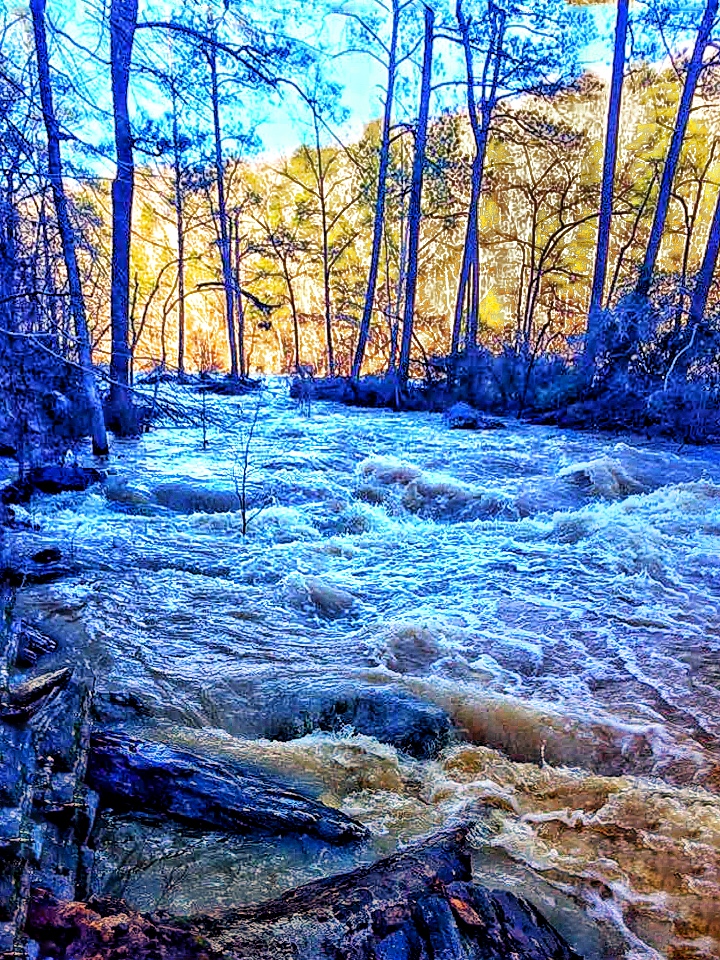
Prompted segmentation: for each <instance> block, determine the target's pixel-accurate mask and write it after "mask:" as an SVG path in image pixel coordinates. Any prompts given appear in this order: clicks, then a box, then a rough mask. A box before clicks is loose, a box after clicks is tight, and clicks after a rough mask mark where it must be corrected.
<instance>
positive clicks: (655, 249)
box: [635, 0, 718, 297]
mask: <svg viewBox="0 0 720 960" xmlns="http://www.w3.org/2000/svg"><path fill="white" fill-rule="evenodd" d="M717 12H718V0H707V4H706V6H705V12H704V13H703V17H702V20H701V22H700V27H699V28H698V33H697V37H696V38H695V46H694V48H693V52H692V56H691V57H690V62H689V63H688V66H687V73H686V74H685V83H684V84H683V91H682V95H681V97H680V103H679V104H678V111H677V116H676V118H675V127H674V129H673V135H672V138H671V140H670V147H669V148H668V153H667V157H666V158H665V166H664V167H663V174H662V179H661V181H660V190H659V193H658V200H657V206H656V207H655V217H654V218H653V224H652V228H651V230H650V239H649V240H648V245H647V249H646V251H645V257H644V259H643V262H642V266H641V267H640V275H639V277H638V282H637V285H636V287H635V293H636V294H637V295H638V296H640V297H647V295H648V292H649V290H650V284H651V282H652V278H653V273H654V272H655V264H656V262H657V257H658V253H659V251H660V244H661V242H662V237H663V231H664V229H665V221H666V219H667V212H668V206H669V203H670V194H671V192H672V185H673V180H674V179H675V172H676V170H677V165H678V161H679V160H680V153H681V151H682V146H683V141H684V139H685V131H686V130H687V125H688V121H689V119H690V109H691V107H692V102H693V98H694V96H695V90H696V88H697V83H698V79H699V78H700V73H701V71H702V69H703V57H704V55H705V50H706V49H707V46H708V43H709V42H710V37H711V34H712V29H713V26H714V25H715V19H716V17H717Z"/></svg>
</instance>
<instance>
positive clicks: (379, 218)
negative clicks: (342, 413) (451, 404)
mask: <svg viewBox="0 0 720 960" xmlns="http://www.w3.org/2000/svg"><path fill="white" fill-rule="evenodd" d="M399 28H400V0H392V26H391V33H390V46H389V49H388V53H389V56H388V80H387V90H386V93H385V110H384V112H383V125H382V139H381V141H380V166H379V169H378V187H377V197H376V199H375V219H374V221H373V241H372V251H371V254H370V271H369V273H368V282H367V289H366V291H365V305H364V307H363V315H362V320H361V321H360V330H359V332H358V342H357V347H356V349H355V356H354V358H353V364H352V377H353V379H355V380H357V378H358V377H359V376H360V370H361V368H362V364H363V359H364V357H365V348H366V347H367V342H368V338H369V336H370V323H371V321H372V314H373V307H374V305H375V290H376V288H377V278H378V272H379V270H380V252H381V247H382V236H383V230H384V227H385V198H386V195H387V174H388V167H389V165H390V129H391V126H392V111H393V99H394V95H395V80H396V76H395V73H396V70H397V48H398V35H399Z"/></svg>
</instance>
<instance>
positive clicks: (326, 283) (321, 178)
mask: <svg viewBox="0 0 720 960" xmlns="http://www.w3.org/2000/svg"><path fill="white" fill-rule="evenodd" d="M313 124H314V126H315V157H316V159H317V187H318V200H319V201H320V227H321V229H322V269H323V306H324V312H325V344H326V349H327V360H328V373H329V375H330V376H331V377H334V376H335V350H334V348H333V338H332V292H331V290H330V270H331V268H330V236H329V233H330V230H329V227H328V212H327V196H326V194H325V173H326V170H325V167H324V166H323V156H322V146H321V143H320V126H319V124H318V115H317V112H316V111H315V110H313Z"/></svg>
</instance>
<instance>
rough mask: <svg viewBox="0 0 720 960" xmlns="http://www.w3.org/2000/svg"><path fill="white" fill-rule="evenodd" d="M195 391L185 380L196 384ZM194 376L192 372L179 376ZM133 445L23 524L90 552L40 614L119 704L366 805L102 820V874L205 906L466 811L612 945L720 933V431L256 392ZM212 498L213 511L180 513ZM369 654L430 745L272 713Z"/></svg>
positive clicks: (488, 853)
mask: <svg viewBox="0 0 720 960" xmlns="http://www.w3.org/2000/svg"><path fill="white" fill-rule="evenodd" d="M180 396H181V398H182V397H184V399H183V402H184V403H186V404H187V403H190V402H195V403H196V404H197V402H198V401H197V398H194V401H192V397H191V394H190V393H189V392H188V393H187V394H182V395H180ZM176 400H177V395H176ZM257 402H258V401H257V399H256V398H255V397H252V398H249V399H248V398H244V399H242V400H240V399H219V398H214V399H212V400H208V401H207V411H206V412H207V414H208V418H209V419H210V420H211V421H212V422H213V423H215V422H218V423H219V422H220V421H222V423H223V424H224V425H223V426H222V427H218V426H212V425H211V426H210V427H209V429H208V447H207V449H203V445H202V431H201V430H200V429H199V428H194V429H191V428H170V427H168V428H167V429H156V430H154V431H153V432H152V433H149V434H147V435H146V436H144V437H143V438H142V439H140V440H137V441H125V442H117V443H116V444H115V445H114V453H113V458H112V463H111V468H112V469H113V471H114V473H113V475H112V476H111V478H110V480H109V482H108V483H107V485H106V486H105V487H104V488H99V487H98V488H94V489H91V490H90V491H88V492H87V493H85V494H81V495H65V496H61V497H55V498H39V499H38V500H37V501H36V502H35V503H34V504H33V506H32V508H31V512H32V519H33V520H34V521H35V522H36V523H39V524H40V527H41V530H42V532H43V534H44V535H47V537H48V539H50V540H57V539H58V538H60V539H62V540H63V541H64V542H65V543H66V544H70V545H71V549H72V551H73V552H74V554H75V556H76V558H77V559H78V561H79V562H80V563H81V565H82V570H83V572H82V573H81V575H79V576H78V577H76V578H73V579H69V580H64V581H61V582H59V583H57V584H55V585H52V586H50V587H36V588H33V589H31V590H27V591H25V593H24V595H23V597H22V598H21V600H20V606H21V609H22V610H23V611H24V612H26V613H30V614H32V615H33V616H34V617H35V618H36V619H40V620H41V621H43V622H44V623H45V627H46V629H47V631H48V632H51V633H53V634H54V635H56V636H58V637H60V638H61V639H63V640H64V641H65V643H64V645H63V648H62V651H63V652H62V656H63V657H64V659H66V660H68V661H73V662H74V663H75V664H79V665H80V666H79V669H80V670H84V671H85V672H87V673H88V674H92V676H94V678H95V683H96V689H97V692H98V694H99V695H100V699H101V700H103V701H104V702H105V704H106V711H107V714H108V717H109V718H114V720H115V722H118V723H124V724H126V725H129V727H130V728H131V729H133V730H135V731H140V732H142V734H143V735H145V736H153V737H155V738H158V739H164V740H167V741H169V742H173V743H175V744H181V745H184V746H190V747H191V748H192V749H194V750H197V751H201V752H204V753H206V754H210V755H214V756H232V757H235V758H238V757H239V758H242V759H244V760H247V761H248V762H252V763H253V764H256V765H257V764H261V765H262V766H264V767H265V768H267V769H268V770H271V771H273V772H274V773H275V774H279V775H281V776H282V777H283V778H284V779H285V780H286V781H289V782H291V783H293V784H296V785H300V786H301V787H302V788H303V789H305V790H307V791H309V792H311V793H313V795H315V796H319V797H321V798H322V799H323V800H324V801H325V802H328V803H330V804H333V805H337V806H340V807H341V808H342V809H343V810H344V811H346V812H347V813H349V814H351V815H353V816H355V817H357V818H359V819H360V820H362V821H363V822H365V823H366V824H367V825H368V826H369V827H370V828H371V830H372V832H373V835H374V839H373V841H372V843H371V844H369V845H368V846H366V847H364V848H362V849H361V850H359V851H337V850H332V849H330V848H326V847H324V846H323V845H322V844H314V845H309V843H308V842H307V841H300V840H295V841H291V840H287V841H276V842H270V841H267V840H265V841H260V840H254V839H251V838H247V839H228V838H226V837H222V836H199V835H198V836H194V835H192V834H188V833H187V832H178V831H176V830H174V829H173V828H172V827H170V826H165V825H161V826H158V825H157V824H155V825H153V824H150V823H148V824H144V823H138V822H137V821H136V822H131V821H126V820H123V819H120V818H115V817H112V816H109V817H107V818H106V819H105V821H104V823H103V828H102V833H101V836H100V851H99V856H98V871H97V877H96V881H95V882H96V885H97V886H98V888H104V889H107V890H111V891H113V892H120V893H123V894H124V895H125V896H126V897H127V898H129V899H131V900H132V901H134V902H135V903H136V904H137V905H138V906H140V907H142V908H148V907H150V906H156V905H162V906H165V907H170V908H171V909H176V910H188V909H193V908H199V909H207V908H209V907H211V906H217V905H223V904H229V903H231V902H239V901H241V900H244V901H252V900H257V899H260V898H262V897H266V896H271V895H274V894H277V893H278V892H280V891H281V890H283V889H286V888H288V887H290V886H292V885H294V884H297V883H299V882H303V881H305V880H307V879H309V878H311V877H314V876H318V875H322V874H327V873H332V872H336V871H338V870H342V869H347V868H349V867H350V866H352V865H353V864H354V863H357V862H358V860H363V859H364V860H368V859H372V858H374V857H377V856H378V855H380V854H382V853H384V852H387V851H388V850H392V849H394V848H395V847H396V846H397V844H398V843H400V842H404V841H406V840H408V839H410V838H412V837H415V836H418V835H425V834H428V833H430V832H432V831H433V830H434V829H436V828H437V827H438V826H440V825H442V824H443V823H446V822H448V821H449V820H452V819H453V818H456V817H460V816H462V815H463V811H464V812H465V814H466V815H468V813H469V812H470V814H471V815H472V816H473V817H474V818H475V819H476V821H477V825H476V827H475V829H474V831H473V837H474V842H475V846H476V848H477V850H476V870H477V876H478V879H480V880H481V881H484V882H488V883H491V884H495V885H504V886H506V887H509V888H511V889H514V890H519V891H521V892H524V893H526V894H527V895H529V896H531V897H532V898H533V899H534V900H535V902H536V903H538V905H539V906H540V907H541V909H543V910H544V912H545V913H546V914H548V915H549V916H550V917H551V918H552V919H553V920H554V921H555V922H556V923H557V924H558V925H559V926H560V928H561V929H562V930H563V931H564V932H565V933H566V935H567V936H568V937H569V938H570V939H572V940H573V941H574V942H575V943H576V944H577V945H578V947H579V949H580V950H582V951H584V953H585V955H586V956H587V957H588V958H590V957H627V958H636V960H639V958H649V957H657V956H661V957H672V958H700V957H708V958H710V957H715V958H716V957H718V956H720V797H719V796H718V793H719V792H720V766H719V764H720V749H718V743H719V742H720V741H719V740H718V737H719V735H720V606H719V604H718V600H719V599H720V577H718V549H719V548H720V452H718V451H717V450H713V449H688V448H686V449H682V450H680V449H678V447H677V446H673V445H669V444H668V445H666V444H654V445H648V444H645V443H642V442H636V441H634V440H629V439H624V440H617V439H615V438H610V437H600V438H598V437H593V436H588V435H581V434H571V433H565V432H561V431H557V430H552V429H545V428H538V427H533V426H527V425H515V424H508V427H507V429H505V430H497V431H492V432H482V433H465V432H459V431H450V430H447V429H446V427H445V426H444V424H443V421H442V419H441V417H439V416H437V415H432V414H395V413H392V412H389V411H368V410H348V409H343V408H340V407H336V406H333V405H324V404H318V405H316V406H314V407H313V409H312V411H311V412H310V415H309V416H307V415H302V414H301V413H300V412H299V411H298V410H297V409H296V408H295V407H294V405H293V404H292V403H291V402H290V401H289V400H288V399H287V395H286V387H285V385H284V383H282V382H281V381H277V382H274V383H271V384H270V386H269V388H268V390H266V391H265V392H264V396H263V399H262V403H261V407H260V410H259V414H258V417H257V423H256V426H255V431H254V434H253V437H252V441H251V443H250V444H249V446H248V447H247V451H248V465H249V471H248V480H249V486H248V489H249V493H250V500H251V501H252V503H254V504H265V507H264V509H263V510H262V511H261V512H260V513H258V514H257V516H254V517H253V519H252V520H251V522H250V525H249V529H248V532H247V535H246V536H243V533H242V522H241V516H240V513H239V512H238V511H230V512H215V513H212V512H200V511H202V509H206V510H207V509H212V508H218V507H223V506H228V505H231V506H232V505H233V504H232V503H230V502H229V501H231V500H232V496H231V495H232V494H233V493H234V490H235V486H236V483H237V484H238V485H239V484H240V482H241V480H242V473H243V460H244V452H245V449H246V447H245V445H246V440H247V437H248V432H249V428H250V424H251V422H252V420H253V418H254V415H255V407H256V404H257ZM191 509H195V510H196V511H197V512H188V511H190V510H191ZM319 680H321V681H322V682H323V683H326V684H327V683H328V682H329V683H333V682H335V681H338V682H340V681H347V680H350V681H352V682H353V683H354V684H357V685H362V684H366V683H372V684H374V685H378V684H389V683H392V684H394V685H396V686H398V685H399V686H401V687H403V688H404V689H406V690H407V691H409V692H412V693H414V694H416V695H419V696H420V697H422V698H424V699H426V700H429V701H432V702H434V703H435V704H438V705H440V706H441V707H443V708H445V709H446V710H447V711H448V712H449V713H450V714H451V715H452V716H453V718H454V719H455V720H456V722H457V724H458V726H459V727H460V728H462V730H464V731H465V734H464V737H465V739H464V740H462V739H460V740H459V741H458V743H456V744H455V745H454V746H451V747H450V748H448V749H447V750H445V751H444V752H443V753H442V754H441V755H440V757H439V758H438V759H436V760H432V761H419V760H412V759H409V758H407V757H405V756H403V755H400V754H398V753H397V751H395V750H394V749H393V748H391V747H389V746H387V745H384V744H381V743H379V742H377V741H376V740H373V739H372V738H370V737H367V736H359V735H356V734H355V733H354V732H353V731H352V730H347V731H345V732H343V733H341V734H340V735H338V734H324V733H319V732H314V733H310V734H308V735H306V736H304V737H302V738H300V739H295V740H291V741H289V742H276V741H272V740H270V739H267V738H265V735H266V734H267V732H268V731H269V730H271V729H272V728H273V723H274V721H275V720H276V719H277V718H276V716H275V714H276V712H277V711H278V710H282V704H283V695H284V694H285V693H287V692H288V691H289V692H292V691H302V690H303V689H305V688H307V687H308V686H312V684H313V683H317V682H318V681H319Z"/></svg>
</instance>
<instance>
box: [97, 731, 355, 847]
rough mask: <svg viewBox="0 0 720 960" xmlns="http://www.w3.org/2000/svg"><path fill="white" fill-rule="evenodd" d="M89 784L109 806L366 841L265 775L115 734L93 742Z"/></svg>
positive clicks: (227, 826)
mask: <svg viewBox="0 0 720 960" xmlns="http://www.w3.org/2000/svg"><path fill="white" fill-rule="evenodd" d="M87 782H88V784H89V786H90V787H92V789H93V790H96V791H97V792H98V793H99V794H100V797H101V800H102V801H103V802H105V803H106V804H107V805H111V806H113V807H115V808H119V809H125V810H142V811H143V812H148V811H150V812H154V813H157V814H160V815H162V816H163V817H170V818H172V819H176V820H180V821H183V822H186V823H190V824H192V825H194V826H196V827H205V828H210V829H220V830H231V831H233V832H246V831H255V832H257V831H260V832H264V833H271V834H282V833H300V834H310V835H311V836H314V837H319V838H320V839H321V840H326V841H328V842H329V843H349V842H353V841H357V840H363V839H364V838H365V837H367V835H368V831H367V830H366V828H365V827H364V826H363V825H362V824H360V823H358V822H357V821H355V820H352V819H351V818H350V817H347V816H346V815H345V814H344V813H341V812H340V811H339V810H334V809H332V808H331V807H328V806H325V804H322V803H319V802H318V801H316V800H311V799H308V798H307V797H304V796H302V795H301V794H299V793H296V792H295V791H292V790H288V789H286V788H285V787H284V786H282V785H281V784H279V783H276V782H274V781H273V780H272V779H270V778H269V777H266V776H264V775H262V774H258V773H255V772H250V771H247V770H244V769H241V768H239V767H237V766H235V765H233V764H231V763H221V762H219V761H217V760H209V759H206V758H203V757H198V756H195V755H194V754H192V753H185V752H182V751H179V750H174V749H173V748H172V747H168V746H165V745H164V744H160V743H150V742H146V741H140V740H135V739H133V738H132V737H129V736H126V735H125V734H119V733H112V734H111V733H98V734H95V735H93V737H92V738H91V741H90V756H89V762H88V770H87Z"/></svg>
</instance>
